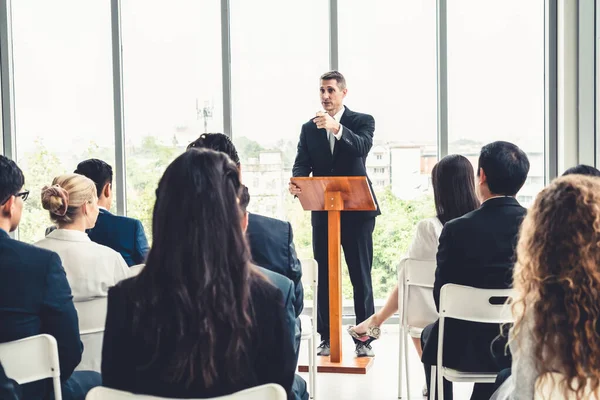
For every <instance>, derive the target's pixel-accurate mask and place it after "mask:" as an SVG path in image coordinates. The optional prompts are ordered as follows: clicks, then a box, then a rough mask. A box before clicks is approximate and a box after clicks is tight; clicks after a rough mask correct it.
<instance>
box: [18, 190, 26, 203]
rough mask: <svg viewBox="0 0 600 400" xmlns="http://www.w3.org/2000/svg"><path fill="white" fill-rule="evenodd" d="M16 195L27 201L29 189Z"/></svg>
mask: <svg viewBox="0 0 600 400" xmlns="http://www.w3.org/2000/svg"><path fill="white" fill-rule="evenodd" d="M15 197H20V198H22V199H23V201H25V200H27V198H28V197H29V190H25V191H23V192H19V193H17V194H15Z"/></svg>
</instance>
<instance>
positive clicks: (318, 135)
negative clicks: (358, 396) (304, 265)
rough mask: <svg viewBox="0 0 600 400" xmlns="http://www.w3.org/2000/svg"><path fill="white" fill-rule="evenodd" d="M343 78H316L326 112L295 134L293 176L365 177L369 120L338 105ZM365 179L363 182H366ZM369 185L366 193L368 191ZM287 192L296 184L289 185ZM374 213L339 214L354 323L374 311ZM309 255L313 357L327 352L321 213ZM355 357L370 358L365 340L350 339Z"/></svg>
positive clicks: (314, 218) (314, 222)
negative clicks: (315, 274)
mask: <svg viewBox="0 0 600 400" xmlns="http://www.w3.org/2000/svg"><path fill="white" fill-rule="evenodd" d="M347 91H348V90H347V89H346V80H345V79H344V76H343V75H342V74H341V73H339V72H337V71H331V72H328V73H326V74H324V75H323V76H321V87H320V92H321V104H322V105H323V108H324V109H325V111H326V112H318V113H317V116H316V117H315V118H313V119H311V120H310V121H308V122H307V123H305V124H304V125H302V131H301V132H300V140H299V142H298V153H297V155H296V161H295V162H294V168H293V171H292V173H293V176H295V177H296V176H309V175H310V174H311V173H312V175H313V176H367V168H366V165H365V163H366V159H367V155H368V154H369V151H370V150H371V147H372V146H373V133H374V131H375V120H374V119H373V117H372V116H370V115H368V114H361V113H357V112H354V111H351V110H350V109H349V108H347V107H345V106H344V105H343V100H344V97H345V96H346V93H347ZM370 185H371V182H370V181H369V186H370ZM372 191H373V190H372V188H371V192H372ZM290 193H292V194H293V195H298V194H300V193H301V191H300V188H298V187H297V186H295V185H294V184H292V183H290ZM375 202H376V203H377V199H375ZM379 214H380V211H379V207H378V209H377V210H376V211H356V212H342V218H341V220H342V221H341V236H342V247H343V249H344V255H345V257H346V264H348V272H349V273H350V280H351V281H352V286H353V288H354V311H355V313H356V323H357V324H358V323H360V322H362V321H364V320H365V319H367V318H368V317H369V316H371V315H372V314H373V313H374V312H375V309H374V304H373V286H372V284H371V266H372V264H373V230H374V229H375V217H376V216H377V215H379ZM312 226H313V234H312V242H313V253H314V257H315V259H316V260H317V263H318V264H319V293H318V302H319V306H318V308H319V309H318V324H317V330H318V331H319V334H320V335H321V340H322V342H321V345H320V346H319V349H320V350H319V355H323V356H328V355H329V354H330V350H329V275H328V271H329V268H328V249H327V245H328V239H327V238H328V232H327V213H326V212H324V211H318V212H313V213H312ZM355 342H356V354H357V356H359V357H363V356H373V355H374V354H373V351H372V349H371V346H370V344H369V343H363V342H360V341H357V340H355Z"/></svg>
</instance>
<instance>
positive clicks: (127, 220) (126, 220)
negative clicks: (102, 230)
mask: <svg viewBox="0 0 600 400" xmlns="http://www.w3.org/2000/svg"><path fill="white" fill-rule="evenodd" d="M101 215H103V216H105V217H106V219H110V220H111V223H115V222H116V223H120V224H125V225H130V226H136V225H137V224H141V222H140V220H138V219H135V218H131V217H126V216H124V215H116V214H112V213H110V212H104V213H102V214H101Z"/></svg>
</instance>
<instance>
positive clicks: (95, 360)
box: [73, 297, 108, 372]
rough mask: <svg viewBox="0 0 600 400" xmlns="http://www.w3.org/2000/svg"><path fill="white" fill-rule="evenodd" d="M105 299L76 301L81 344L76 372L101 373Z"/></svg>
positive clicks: (106, 299)
mask: <svg viewBox="0 0 600 400" xmlns="http://www.w3.org/2000/svg"><path fill="white" fill-rule="evenodd" d="M107 301H108V298H106V297H96V298H94V299H91V300H87V301H76V302H74V303H73V304H75V309H76V310H77V316H78V318H79V334H80V335H81V342H82V343H83V354H82V355H81V362H80V363H79V365H78V366H77V368H76V370H78V371H96V372H101V371H100V369H101V362H102V340H103V339H104V325H105V323H106V309H107V306H108V304H107Z"/></svg>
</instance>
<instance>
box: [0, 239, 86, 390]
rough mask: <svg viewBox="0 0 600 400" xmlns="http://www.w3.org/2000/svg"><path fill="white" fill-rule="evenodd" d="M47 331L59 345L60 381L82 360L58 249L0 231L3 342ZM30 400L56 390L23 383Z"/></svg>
mask: <svg viewBox="0 0 600 400" xmlns="http://www.w3.org/2000/svg"><path fill="white" fill-rule="evenodd" d="M41 333H47V334H49V335H52V336H54V338H55V339H56V341H57V343H58V355H59V360H60V379H61V380H62V381H63V382H64V381H66V380H67V379H68V378H69V377H70V376H71V374H72V373H73V370H74V369H75V367H76V366H77V365H78V364H79V361H80V360H81V353H82V351H83V346H82V345H81V341H80V340H79V324H78V319H77V312H76V311H75V307H74V306H73V296H72V295H71V288H70V287H69V283H68V282H67V277H66V275H65V270H64V269H63V267H62V265H61V261H60V258H59V257H58V255H57V254H56V253H53V252H51V251H48V250H44V249H40V248H38V247H35V246H31V245H29V244H25V243H22V242H19V241H17V240H13V239H11V238H10V237H9V236H8V233H6V232H5V231H3V230H0V343H4V342H10V341H13V340H17V339H22V338H25V337H29V336H34V335H38V334H41ZM21 387H22V390H23V396H24V398H26V399H41V398H43V397H45V396H46V395H47V394H48V393H51V391H52V383H51V382H49V381H39V382H32V383H28V384H25V385H22V386H21Z"/></svg>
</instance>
